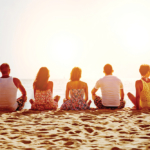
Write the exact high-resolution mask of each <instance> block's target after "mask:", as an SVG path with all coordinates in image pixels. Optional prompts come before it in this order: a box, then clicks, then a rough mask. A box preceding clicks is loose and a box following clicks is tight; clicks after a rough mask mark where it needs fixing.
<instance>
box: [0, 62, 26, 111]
mask: <svg viewBox="0 0 150 150" xmlns="http://www.w3.org/2000/svg"><path fill="white" fill-rule="evenodd" d="M0 70H1V73H2V77H1V78H0V110H9V111H15V110H21V109H22V108H23V107H24V103H25V101H26V91H25V89H24V87H23V86H22V84H21V82H20V80H19V79H17V78H13V77H11V76H9V74H10V67H9V65H8V64H6V63H4V64H2V65H1V66H0ZM18 89H19V90H20V91H21V93H22V96H21V97H20V98H18V99H17V90H18Z"/></svg>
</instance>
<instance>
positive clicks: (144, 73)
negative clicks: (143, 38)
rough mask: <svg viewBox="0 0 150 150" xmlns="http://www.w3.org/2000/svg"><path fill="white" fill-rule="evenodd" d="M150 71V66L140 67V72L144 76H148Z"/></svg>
mask: <svg viewBox="0 0 150 150" xmlns="http://www.w3.org/2000/svg"><path fill="white" fill-rule="evenodd" d="M149 70H150V67H149V65H145V64H144V65H141V66H140V69H139V72H140V74H141V75H142V76H144V75H146V74H147V73H148V71H149Z"/></svg>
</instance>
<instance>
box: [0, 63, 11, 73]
mask: <svg viewBox="0 0 150 150" xmlns="http://www.w3.org/2000/svg"><path fill="white" fill-rule="evenodd" d="M9 69H10V67H9V65H8V64H7V63H3V64H1V66H0V71H1V73H2V74H5V73H7V72H8V71H9Z"/></svg>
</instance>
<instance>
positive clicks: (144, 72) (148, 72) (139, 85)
mask: <svg viewBox="0 0 150 150" xmlns="http://www.w3.org/2000/svg"><path fill="white" fill-rule="evenodd" d="M139 72H140V74H141V79H140V80H137V81H136V82H135V88H136V95H135V96H134V95H133V94H132V93H130V92H129V93H128V94H127V95H128V98H129V99H130V100H131V102H132V103H133V105H134V107H133V108H134V109H142V108H150V79H149V78H148V77H149V76H150V66H149V65H141V66H140V68H139Z"/></svg>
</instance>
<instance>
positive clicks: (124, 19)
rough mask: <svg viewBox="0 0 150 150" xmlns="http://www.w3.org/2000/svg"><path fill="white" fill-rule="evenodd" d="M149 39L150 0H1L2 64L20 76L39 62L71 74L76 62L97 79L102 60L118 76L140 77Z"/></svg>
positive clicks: (29, 74) (56, 73)
mask: <svg viewBox="0 0 150 150" xmlns="http://www.w3.org/2000/svg"><path fill="white" fill-rule="evenodd" d="M149 41H150V1H149V0H0V52H1V55H0V64H1V63H4V62H6V63H9V64H10V67H11V70H12V72H11V75H12V76H15V77H18V78H35V76H36V74H37V71H38V70H39V68H40V67H42V66H46V67H48V68H49V70H50V74H51V78H64V77H65V78H69V76H70V71H71V69H72V68H73V67H75V66H78V67H80V68H81V69H82V77H83V78H95V79H98V78H100V77H102V76H103V66H104V65H105V64H106V63H110V64H112V66H113V68H114V74H115V75H117V76H118V77H120V78H125V77H127V78H132V77H135V78H139V77H140V74H139V71H138V70H139V66H140V65H141V64H150V61H149V60H150V42H149Z"/></svg>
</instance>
